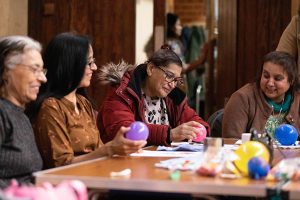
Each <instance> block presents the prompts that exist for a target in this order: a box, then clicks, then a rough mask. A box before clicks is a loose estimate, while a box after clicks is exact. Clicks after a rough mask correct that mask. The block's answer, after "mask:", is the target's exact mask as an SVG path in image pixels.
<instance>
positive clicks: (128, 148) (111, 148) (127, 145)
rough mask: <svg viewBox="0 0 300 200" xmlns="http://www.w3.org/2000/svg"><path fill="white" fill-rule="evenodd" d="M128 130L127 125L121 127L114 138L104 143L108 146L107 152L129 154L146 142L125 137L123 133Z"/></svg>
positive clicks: (139, 148) (110, 153)
mask: <svg viewBox="0 0 300 200" xmlns="http://www.w3.org/2000/svg"><path fill="white" fill-rule="evenodd" d="M129 130H130V128H129V127H127V128H126V127H123V126H122V127H121V128H120V129H119V131H118V133H117V134H116V136H115V138H114V139H113V140H112V141H110V142H108V143H106V145H107V146H108V154H109V155H110V156H111V155H115V154H117V155H129V154H131V153H134V152H137V151H139V150H141V149H142V148H143V147H144V146H145V145H146V144H147V141H146V140H129V139H127V138H125V136H124V135H125V133H127V132H128V131H129Z"/></svg>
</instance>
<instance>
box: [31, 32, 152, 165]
mask: <svg viewBox="0 0 300 200" xmlns="http://www.w3.org/2000/svg"><path fill="white" fill-rule="evenodd" d="M43 58H44V63H45V67H46V68H47V69H48V73H47V79H48V82H47V84H45V85H44V86H43V87H42V89H41V91H40V93H39V96H38V99H37V101H36V103H35V104H34V105H32V107H31V108H33V109H32V110H31V112H29V113H36V115H35V116H32V122H33V127H34V132H35V137H36V141H37V144H38V147H39V150H40V152H41V155H42V157H43V160H44V167H45V168H49V167H56V166H61V165H66V164H71V163H76V162H80V161H84V160H89V159H92V158H97V157H101V156H106V155H113V154H121V155H126V154H129V153H132V152H136V151H138V150H139V149H140V148H142V147H143V146H144V145H145V144H146V142H145V141H131V140H128V139H126V138H124V133H125V132H127V131H128V130H129V128H125V127H121V128H120V129H119V130H118V133H117V135H116V137H115V138H114V139H113V140H112V141H111V142H109V143H106V144H103V143H102V141H101V139H100V133H99V131H98V129H97V126H96V121H95V114H94V111H93V109H92V105H91V103H90V102H89V100H88V99H87V96H86V94H85V91H84V88H86V87H88V86H89V85H90V81H91V77H92V74H93V72H94V71H95V70H96V69H97V65H96V63H95V58H94V55H93V49H92V46H91V43H90V40H89V39H88V37H86V36H82V35H76V34H73V33H62V34H59V35H57V36H56V37H55V38H54V39H53V40H52V41H51V42H50V43H49V45H48V46H47V47H46V49H45V52H44V55H43ZM34 110H35V111H36V112H35V111H34ZM29 111H30V110H29Z"/></svg>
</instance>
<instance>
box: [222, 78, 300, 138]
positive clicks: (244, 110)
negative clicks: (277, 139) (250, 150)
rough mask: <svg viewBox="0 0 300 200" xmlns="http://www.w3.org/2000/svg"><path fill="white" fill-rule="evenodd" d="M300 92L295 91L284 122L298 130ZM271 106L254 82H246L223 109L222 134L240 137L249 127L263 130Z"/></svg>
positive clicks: (299, 127) (299, 122)
mask: <svg viewBox="0 0 300 200" xmlns="http://www.w3.org/2000/svg"><path fill="white" fill-rule="evenodd" d="M299 105H300V93H299V92H295V94H294V96H293V100H292V104H291V107H290V110H289V111H288V113H287V115H286V117H285V122H286V123H288V124H291V125H293V126H295V127H296V128H297V130H298V132H299V130H300V108H299ZM271 114H272V108H271V107H270V106H269V105H268V103H267V101H266V100H265V98H264V95H263V93H262V91H261V90H260V89H258V88H257V87H256V85H255V83H250V84H246V85H245V86H243V87H242V88H241V89H239V90H238V91H236V92H235V93H233V94H232V96H231V97H230V99H229V101H228V103H227V104H226V107H225V110H224V116H223V121H222V136H223V137H227V138H228V137H230V138H240V137H241V134H242V133H245V132H249V131H250V129H251V128H255V129H256V130H258V131H263V130H264V127H265V124H266V122H267V119H268V117H269V116H270V115H271Z"/></svg>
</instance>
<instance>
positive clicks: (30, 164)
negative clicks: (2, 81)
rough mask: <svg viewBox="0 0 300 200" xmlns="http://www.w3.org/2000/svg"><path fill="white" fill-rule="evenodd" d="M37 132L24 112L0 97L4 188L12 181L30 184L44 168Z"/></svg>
mask: <svg viewBox="0 0 300 200" xmlns="http://www.w3.org/2000/svg"><path fill="white" fill-rule="evenodd" d="M42 165H43V163H42V159H41V156H40V154H39V151H38V149H37V146H36V143H35V139H34V134H33V129H32V127H31V124H30V121H29V119H28V117H27V116H26V115H25V114H24V110H23V109H22V108H20V107H18V106H16V105H14V104H12V103H11V102H9V101H7V100H5V99H2V98H0V188H4V187H6V186H7V185H9V184H10V181H11V179H12V178H15V179H16V180H17V181H18V182H19V183H30V182H31V180H32V176H31V174H32V172H35V171H39V170H41V169H42Z"/></svg>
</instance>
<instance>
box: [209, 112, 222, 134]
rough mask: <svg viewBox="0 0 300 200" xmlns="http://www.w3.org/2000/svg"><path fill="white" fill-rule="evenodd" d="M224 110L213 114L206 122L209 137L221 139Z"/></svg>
mask: <svg viewBox="0 0 300 200" xmlns="http://www.w3.org/2000/svg"><path fill="white" fill-rule="evenodd" d="M223 114H224V108H222V109H220V110H218V111H216V112H214V113H213V114H212V115H211V116H210V117H209V118H208V120H207V123H208V124H209V126H210V137H222V120H223Z"/></svg>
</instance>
